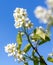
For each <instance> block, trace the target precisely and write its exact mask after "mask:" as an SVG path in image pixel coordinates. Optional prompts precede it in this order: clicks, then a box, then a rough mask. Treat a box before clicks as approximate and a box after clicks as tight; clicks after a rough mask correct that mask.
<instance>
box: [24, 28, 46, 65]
mask: <svg viewBox="0 0 53 65" xmlns="http://www.w3.org/2000/svg"><path fill="white" fill-rule="evenodd" d="M24 33H25V35H26V37H27V39H28V42H29V43H30V44H31V46H32V48H33V49H34V50H35V51H36V53H37V54H38V56H39V57H40V59H41V60H42V61H43V62H44V63H45V65H47V63H46V62H45V60H44V59H43V58H42V56H41V55H40V54H39V52H38V51H37V49H36V48H35V47H34V46H33V45H32V43H31V41H30V38H29V35H28V34H27V32H26V29H25V28H24Z"/></svg>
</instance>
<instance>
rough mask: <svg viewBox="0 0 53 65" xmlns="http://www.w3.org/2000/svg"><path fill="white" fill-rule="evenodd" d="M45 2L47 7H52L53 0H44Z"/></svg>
mask: <svg viewBox="0 0 53 65" xmlns="http://www.w3.org/2000/svg"><path fill="white" fill-rule="evenodd" d="M46 4H47V5H48V7H49V8H53V0H46Z"/></svg>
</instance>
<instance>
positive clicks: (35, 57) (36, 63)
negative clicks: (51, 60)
mask: <svg viewBox="0 0 53 65" xmlns="http://www.w3.org/2000/svg"><path fill="white" fill-rule="evenodd" d="M33 58H34V60H33V63H34V65H39V61H38V57H37V56H33Z"/></svg>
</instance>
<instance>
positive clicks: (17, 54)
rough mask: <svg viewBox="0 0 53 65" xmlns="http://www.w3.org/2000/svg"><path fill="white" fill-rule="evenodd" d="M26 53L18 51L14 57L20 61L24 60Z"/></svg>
mask: <svg viewBox="0 0 53 65" xmlns="http://www.w3.org/2000/svg"><path fill="white" fill-rule="evenodd" d="M24 54H25V53H24V52H22V53H19V52H17V53H16V54H15V56H14V57H15V59H16V60H18V61H24V58H23V56H24Z"/></svg>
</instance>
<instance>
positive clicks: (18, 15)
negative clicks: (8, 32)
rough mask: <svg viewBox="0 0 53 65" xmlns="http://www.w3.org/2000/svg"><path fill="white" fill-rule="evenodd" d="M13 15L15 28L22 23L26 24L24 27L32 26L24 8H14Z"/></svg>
mask: <svg viewBox="0 0 53 65" xmlns="http://www.w3.org/2000/svg"><path fill="white" fill-rule="evenodd" d="M13 16H14V19H15V24H14V26H15V27H16V28H20V27H22V26H23V24H24V25H26V26H25V27H28V28H29V27H31V26H32V23H31V21H30V20H29V18H28V15H27V11H26V9H23V8H16V9H15V10H14V13H13ZM29 25H31V26H29Z"/></svg>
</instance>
